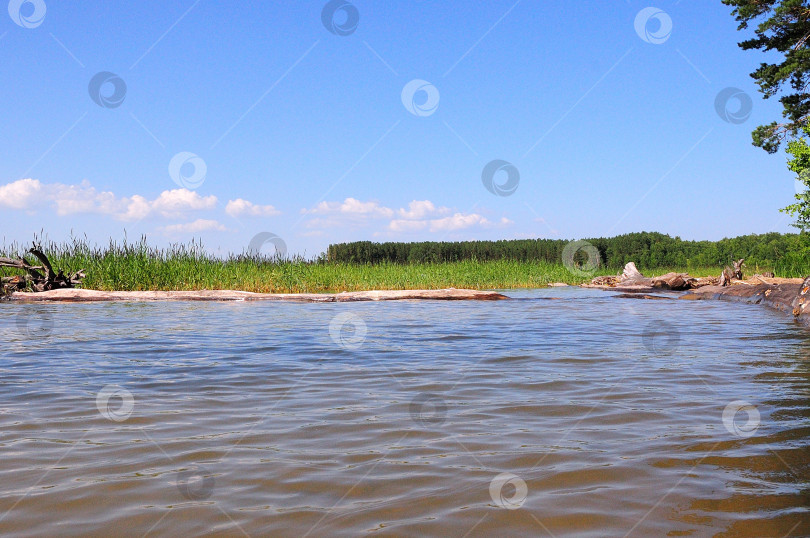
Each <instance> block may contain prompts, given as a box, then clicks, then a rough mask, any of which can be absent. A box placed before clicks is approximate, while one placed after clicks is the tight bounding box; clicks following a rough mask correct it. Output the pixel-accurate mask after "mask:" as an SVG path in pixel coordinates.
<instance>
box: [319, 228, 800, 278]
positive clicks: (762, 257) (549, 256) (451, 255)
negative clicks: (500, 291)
mask: <svg viewBox="0 0 810 538" xmlns="http://www.w3.org/2000/svg"><path fill="white" fill-rule="evenodd" d="M585 241H587V242H588V243H590V244H591V245H593V246H594V247H596V249H597V250H598V251H599V255H600V266H601V267H604V268H616V269H618V268H621V267H623V266H624V265H625V264H626V263H628V262H631V261H632V262H635V263H636V264H637V265H638V266H639V267H641V268H647V269H654V268H662V267H684V268H689V267H714V266H717V267H722V266H724V265H727V264H729V263H731V261H732V260H734V259H739V258H745V259H746V264H747V265H748V266H749V267H754V266H759V267H766V268H772V269H775V270H776V271H778V272H793V271H790V269H794V268H796V267H797V266H804V265H805V264H806V263H807V258H808V252H810V234H806V233H803V234H779V233H768V234H761V235H744V236H740V237H734V238H730V239H722V240H720V241H685V240H683V239H681V238H679V237H670V236H669V235H665V234H661V233H656V232H641V233H630V234H626V235H620V236H617V237H608V238H605V237H600V238H592V239H585ZM569 243H570V241H568V240H563V239H515V240H503V241H461V242H420V243H373V242H370V241H358V242H354V243H341V244H336V245H330V246H329V248H328V249H327V252H326V258H327V260H328V261H329V262H342V263H366V264H378V263H398V264H412V263H443V262H456V261H464V260H477V261H490V260H514V261H522V262H532V261H542V262H547V263H558V264H561V263H562V256H563V249H564V248H565V247H566V245H568V244H569Z"/></svg>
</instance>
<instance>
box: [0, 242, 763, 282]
mask: <svg viewBox="0 0 810 538" xmlns="http://www.w3.org/2000/svg"><path fill="white" fill-rule="evenodd" d="M44 250H45V252H46V253H47V254H48V256H49V257H50V259H51V261H52V263H53V266H54V268H55V269H57V270H59V269H61V270H63V271H65V272H69V271H75V270H78V269H85V270H86V274H87V278H86V279H85V280H84V282H83V284H82V286H81V287H82V288H86V289H96V290H102V291H157V290H163V291H169V290H171V291H196V290H213V289H221V290H239V291H252V292H261V293H327V292H332V293H334V292H341V291H367V290H402V289H440V288H450V287H453V288H467V289H477V290H485V289H517V288H541V287H545V286H548V284H550V283H554V282H563V283H566V284H582V283H585V282H589V281H590V280H591V278H593V277H595V276H600V275H615V274H617V272H619V271H620V270H618V269H616V268H599V269H597V270H595V271H592V272H588V273H585V274H583V273H579V272H577V271H573V270H569V269H568V268H567V267H565V266H564V265H563V264H562V263H559V264H552V263H547V262H521V261H513V260H493V261H484V262H481V261H475V260H467V261H459V262H447V263H416V264H407V265H403V264H394V263H381V264H375V265H370V264H352V263H337V262H324V261H307V260H302V259H294V260H272V259H267V258H262V257H255V256H254V257H250V256H231V257H229V258H227V259H220V258H217V257H215V256H213V255H211V254H210V253H208V252H206V251H205V250H204V249H203V248H202V246H201V245H198V244H195V243H191V244H189V245H175V246H173V247H171V248H168V249H156V248H153V247H149V246H148V245H146V243H145V242H141V243H136V244H134V245H131V244H130V245H127V244H124V245H116V244H115V243H111V244H110V245H108V246H107V247H104V248H97V247H93V248H91V247H89V246H88V245H87V244H86V243H84V242H81V241H74V242H73V243H72V244H63V245H56V244H49V245H44ZM24 251H25V249H24V248H21V247H19V246H14V247H13V248H11V249H9V248H5V249H3V250H2V251H0V255H3V256H19V255H20V254H21V253H24ZM642 270H643V271H644V272H645V274H648V276H655V275H660V274H664V273H667V272H670V271H676V272H688V273H690V274H692V275H693V276H698V277H699V276H717V275H719V274H720V271H721V268H720V267H697V268H696V267H688V268H684V267H670V268H655V269H650V268H642ZM748 270H749V272H753V271H766V270H771V269H770V268H749V269H748ZM1 273H2V275H3V276H7V275H12V274H17V273H15V272H14V271H12V270H3V271H2V272H1Z"/></svg>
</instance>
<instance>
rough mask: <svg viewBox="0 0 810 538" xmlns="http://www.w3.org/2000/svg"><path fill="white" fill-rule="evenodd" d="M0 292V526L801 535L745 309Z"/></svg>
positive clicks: (750, 313) (806, 523) (794, 449)
mask: <svg viewBox="0 0 810 538" xmlns="http://www.w3.org/2000/svg"><path fill="white" fill-rule="evenodd" d="M506 293H507V294H509V295H510V296H512V297H515V299H514V300H511V301H498V302H464V301H462V302H380V303H350V304H285V303H193V302H187V303H154V304H113V303H109V304H53V305H21V304H8V303H6V304H0V318H2V323H0V327H1V328H0V331H2V341H3V346H2V349H0V535H4V536H15V535H16V536H45V535H56V534H58V535H69V536H80V535H81V536H87V535H90V536H103V535H118V536H177V535H199V534H211V535H227V536H244V535H247V536H296V537H300V536H358V535H371V536H425V535H429V536H471V537H472V536H557V537H563V536H586V537H588V536H593V537H600V538H601V537H605V536H627V535H630V536H751V537H761V536H775V537H782V536H808V535H810V510H809V509H808V506H810V502H808V501H810V488H808V476H809V475H810V449H809V448H808V437H810V418H809V417H810V402H808V395H809V394H810V392H809V390H808V389H810V383H809V382H808V381H810V345H808V343H810V332H808V329H807V328H803V327H801V326H799V325H797V324H796V323H795V322H794V321H793V320H792V318H791V317H790V316H788V315H785V314H782V313H778V312H774V311H770V310H768V309H766V308H764V307H759V306H752V305H741V304H729V303H723V302H710V301H701V302H691V301H645V300H632V299H619V298H615V297H614V296H613V295H612V294H610V293H606V292H601V291H593V290H581V289H574V288H571V289H554V290H529V291H511V292H506Z"/></svg>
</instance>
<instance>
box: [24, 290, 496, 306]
mask: <svg viewBox="0 0 810 538" xmlns="http://www.w3.org/2000/svg"><path fill="white" fill-rule="evenodd" d="M411 299H413V300H420V299H424V300H444V301H464V300H477V301H498V300H502V299H508V297H507V296H505V295H502V294H500V293H496V292H494V291H480V290H458V289H455V288H448V289H441V290H380V291H353V292H343V293H252V292H247V291H230V290H200V291H97V290H84V289H76V288H73V289H71V288H64V289H54V290H50V291H45V292H42V293H15V294H14V295H12V296H11V300H12V301H23V302H44V301H47V302H59V301H64V302H87V301H136V302H142V301H289V302H302V303H335V302H337V303H343V302H354V301H394V300H411Z"/></svg>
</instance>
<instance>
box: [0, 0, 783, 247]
mask: <svg viewBox="0 0 810 538" xmlns="http://www.w3.org/2000/svg"><path fill="white" fill-rule="evenodd" d="M17 4H22V5H21V6H19V9H17V7H18V6H17ZM648 7H654V8H656V9H653V10H648V11H645V12H642V10H644V9H645V8H648ZM330 8H332V10H334V11H335V15H334V17H329V12H330ZM325 9H326V10H327V11H326V14H327V17H326V19H327V21H330V20H331V21H333V23H334V24H333V25H331V26H330V28H327V27H326V26H325V25H324V23H323V19H324V16H323V15H324V10H325ZM3 11H5V10H3ZM43 13H44V16H43ZM355 14H356V15H357V16H358V17H359V21H358V22H357V24H356V27H355V25H354V24H353V23H354V15H355ZM645 14H646V15H645ZM637 18H639V20H640V22H641V25H640V26H639V24H636V23H637ZM645 20H646V21H647V23H646V24H644V21H645ZM668 21H671V31H668V27H667V22H668ZM662 24H663V26H662ZM637 27H639V28H640V29H641V30H640V31H637ZM330 29H331V30H332V31H330ZM340 34H345V35H340ZM0 36H2V37H0V69H1V70H2V77H3V84H0V103H2V105H0V106H1V107H2V108H1V111H2V113H1V114H0V118H2V119H1V120H0V121H2V127H3V128H2V131H0V133H2V134H0V136H2V139H1V140H2V144H0V225H1V226H2V230H3V238H4V240H5V242H6V244H8V243H9V242H11V241H21V242H26V243H27V242H29V241H30V240H31V239H32V238H33V235H34V233H35V232H38V231H39V230H40V229H44V230H45V231H46V232H47V235H48V236H49V237H50V238H51V239H54V240H62V239H65V238H67V237H69V236H70V234H71V232H72V233H74V234H75V235H85V234H86V235H87V236H88V237H89V238H90V240H91V241H95V242H102V243H103V242H106V241H107V239H108V238H109V237H113V238H115V239H121V238H122V237H123V236H124V232H125V230H126V234H127V235H128V237H130V238H137V237H139V236H140V235H142V234H145V235H146V236H147V238H148V240H149V241H150V242H151V243H153V244H157V245H164V244H167V243H170V242H177V241H188V240H190V239H191V238H201V239H202V240H203V242H204V244H205V245H206V246H207V247H209V248H210V249H211V250H214V251H220V252H223V253H224V252H229V251H236V252H240V251H242V250H243V249H245V248H246V247H247V246H248V244H249V243H250V241H251V239H252V238H253V237H254V236H255V235H256V234H258V233H260V232H271V233H274V234H276V235H278V236H280V237H281V238H283V240H284V241H285V242H286V244H287V249H288V251H289V252H294V253H301V254H306V255H308V256H309V255H315V254H318V253H320V252H322V251H323V250H324V249H325V247H326V246H327V245H328V244H329V243H333V242H342V241H351V240H373V241H389V240H402V241H415V240H418V241H422V240H467V239H502V238H534V237H549V238H567V239H575V238H582V237H595V236H607V235H616V234H620V233H627V232H633V231H642V230H646V231H660V232H663V233H669V234H671V235H678V236H681V237H683V238H688V239H719V238H721V237H724V236H735V235H741V234H747V233H764V232H769V231H780V232H787V231H791V230H792V228H790V226H789V219H787V218H786V217H784V216H783V215H782V214H780V213H779V212H778V209H779V208H780V207H783V206H785V205H787V204H789V203H791V202H792V200H793V198H792V197H793V194H794V181H793V177H792V175H791V174H790V172H788V171H787V169H786V167H785V157H784V155H783V154H778V155H767V154H766V153H765V152H763V151H762V150H760V149H758V148H754V147H753V146H751V143H750V140H751V139H750V132H751V130H752V129H753V128H754V127H755V126H756V125H759V124H761V123H767V122H770V121H772V120H774V119H778V118H779V115H780V107H779V103H778V102H776V101H775V100H774V99H771V100H769V101H766V100H763V99H762V98H761V96H760V94H759V93H758V92H757V91H756V86H755V85H754V83H753V80H752V79H751V78H750V77H749V76H748V73H750V72H751V71H752V70H753V69H754V68H755V67H756V66H757V65H758V64H759V62H760V61H762V60H763V59H764V56H762V55H761V54H760V53H757V52H745V51H742V50H740V49H739V48H738V47H737V42H738V41H740V40H741V38H742V37H743V35H742V34H740V33H739V32H737V30H736V22H735V21H734V20H733V18H732V17H731V16H730V10H729V8H728V7H726V6H724V5H723V4H722V3H721V2H720V1H719V0H712V1H704V2H695V1H677V2H676V1H666V0H663V1H661V2H658V3H656V4H649V3H648V2H647V1H646V0H645V1H644V2H638V1H635V0H626V1H624V0H623V1H614V2H605V1H579V2H570V1H567V0H521V1H520V2H517V3H516V2H515V0H506V1H502V0H489V1H486V2H484V1H481V2H469V1H465V2H461V1H456V0H445V1H441V2H438V1H435V0H401V1H395V2H369V1H366V0H351V2H348V1H341V2H337V3H330V4H327V3H326V2H324V1H320V0H319V1H299V2H243V3H223V2H213V1H211V0H199V1H195V0H186V1H165V0H163V1H160V2H158V1H153V0H142V1H139V2H119V1H109V0H105V1H98V0H85V1H82V2H65V1H58V0H36V2H33V1H29V2H22V3H21V2H20V1H19V0H12V2H11V3H10V7H9V14H8V15H6V14H5V13H2V11H0ZM98 73H108V74H107V75H98V78H97V79H96V80H97V81H100V82H97V83H96V84H95V86H96V87H97V88H98V87H100V89H99V90H97V91H96V92H95V95H94V96H91V93H92V90H91V88H90V84H91V80H92V79H94V77H96V76H97V74H98ZM412 81H423V82H415V83H412ZM115 84H118V87H116V86H115ZM124 85H125V89H124ZM728 87H734V88H738V89H740V90H741V91H742V92H744V95H743V96H742V98H743V101H744V100H745V95H747V96H749V97H750V98H751V102H752V105H753V106H752V108H751V109H750V110H748V109H747V108H745V106H744V105H743V110H741V111H740V114H739V119H735V118H737V116H735V114H736V113H737V109H739V108H740V101H739V100H737V99H731V100H730V101H729V104H728V107H727V109H723V108H722V107H721V110H728V111H729V112H730V114H731V120H732V121H727V120H728V119H729V117H728V116H727V118H726V119H725V120H724V119H723V118H721V116H720V114H718V112H717V110H716V106H715V101H716V97H717V95H718V94H719V93H720V92H721V91H722V90H724V89H725V88H728ZM405 88H421V90H420V91H416V92H415V93H413V92H407V91H406V95H405V96H404V97H403V89H405ZM116 91H117V93H118V94H117V95H116ZM411 93H413V95H411ZM93 97H95V100H94V98H93ZM494 160H501V161H504V162H505V163H509V165H511V166H510V167H508V170H511V171H512V172H513V173H514V172H517V174H519V181H518V184H517V188H516V189H514V192H511V193H508V192H507V193H504V192H501V194H505V195H499V194H498V192H499V190H498V188H493V189H492V190H493V191H494V193H493V192H490V190H488V189H487V188H486V187H485V186H484V183H483V181H482V171H483V170H484V168H485V167H486V165H487V164H488V163H490V162H491V161H494ZM170 163H173V168H172V170H173V171H172V172H170ZM183 163H185V164H183ZM501 168H503V167H501ZM177 170H179V172H178V171H177ZM172 174H174V177H173V176H172ZM516 177H517V176H515V178H516ZM506 178H507V170H506V169H504V170H502V171H500V172H498V173H497V174H496V175H495V176H494V178H493V180H492V182H493V184H494V185H495V187H498V186H499V185H501V186H502V185H503V183H504V182H505V181H506Z"/></svg>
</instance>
